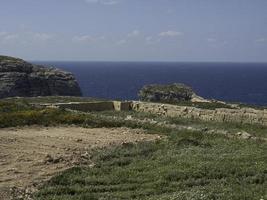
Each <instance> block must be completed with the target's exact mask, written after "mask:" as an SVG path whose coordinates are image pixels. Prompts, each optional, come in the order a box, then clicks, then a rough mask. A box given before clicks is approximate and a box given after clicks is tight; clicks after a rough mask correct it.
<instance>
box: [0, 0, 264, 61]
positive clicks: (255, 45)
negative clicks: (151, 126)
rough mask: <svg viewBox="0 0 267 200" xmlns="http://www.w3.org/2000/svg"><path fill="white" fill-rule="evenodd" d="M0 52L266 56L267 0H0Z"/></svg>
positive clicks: (76, 56) (87, 56)
mask: <svg viewBox="0 0 267 200" xmlns="http://www.w3.org/2000/svg"><path fill="white" fill-rule="evenodd" d="M0 9H1V12H0V54H3V55H10V56H17V57H21V58H24V59H27V60H88V61H90V60H91V61H227V62H267V1H266V0H0Z"/></svg>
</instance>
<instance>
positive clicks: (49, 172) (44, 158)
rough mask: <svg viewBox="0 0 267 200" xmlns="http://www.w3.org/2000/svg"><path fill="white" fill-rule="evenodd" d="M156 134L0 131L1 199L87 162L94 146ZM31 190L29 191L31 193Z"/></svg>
mask: <svg viewBox="0 0 267 200" xmlns="http://www.w3.org/2000/svg"><path fill="white" fill-rule="evenodd" d="M156 138H158V136H157V135H148V134H145V133H144V132H143V131H142V130H132V129H127V128H116V129H115V128H114V129H106V128H97V129H87V128H81V127H37V126H36V127H34V126H33V127H24V128H8V129H0V196H1V197H2V199H9V198H10V195H11V194H10V193H14V192H15V191H14V189H13V190H11V188H27V187H32V186H34V185H38V184H39V183H41V182H43V181H45V180H48V179H49V178H51V177H52V176H53V175H55V174H56V173H58V172H60V171H63V170H65V169H67V168H70V167H72V166H75V165H79V164H83V163H86V164H88V165H93V163H91V161H90V152H91V150H92V149H95V148H97V147H104V146H109V145H114V144H122V143H128V142H137V141H141V140H155V139H156ZM30 192H31V191H29V193H30Z"/></svg>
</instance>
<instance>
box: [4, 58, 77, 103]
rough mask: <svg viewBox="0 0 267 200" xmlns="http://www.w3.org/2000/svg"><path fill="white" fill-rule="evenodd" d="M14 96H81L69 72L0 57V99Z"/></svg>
mask: <svg viewBox="0 0 267 200" xmlns="http://www.w3.org/2000/svg"><path fill="white" fill-rule="evenodd" d="M14 96H23V97H25V96H29V97H34V96H81V90H80V87H79V85H78V83H77V81H76V80H75V78H74V76H73V74H71V73H69V72H65V71H62V70H59V69H56V68H53V67H44V66H40V65H34V64H31V63H28V62H26V61H24V60H22V59H18V58H13V57H7V56H0V98H5V97H14Z"/></svg>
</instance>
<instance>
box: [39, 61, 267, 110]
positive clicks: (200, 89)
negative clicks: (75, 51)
mask: <svg viewBox="0 0 267 200" xmlns="http://www.w3.org/2000/svg"><path fill="white" fill-rule="evenodd" d="M35 63H37V64H45V65H49V66H54V67H57V68H60V69H63V70H67V71H70V72H72V73H73V74H74V75H75V76H76V78H77V80H78V82H79V84H80V86H81V89H82V92H83V96H90V97H99V98H105V99H121V100H136V99H138V96H137V93H138V91H139V90H140V89H141V88H142V86H144V85H146V84H153V83H161V84H168V83H174V82H177V83H185V84H187V85H189V86H191V87H192V88H193V89H194V91H195V92H196V93H197V94H198V95H200V96H202V97H205V98H209V99H218V100H223V101H228V102H242V103H248V104H255V105H267V63H190V62H59V61H57V62H55V61H51V62H47V61H46V62H35Z"/></svg>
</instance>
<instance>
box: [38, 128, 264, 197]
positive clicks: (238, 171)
mask: <svg viewBox="0 0 267 200" xmlns="http://www.w3.org/2000/svg"><path fill="white" fill-rule="evenodd" d="M266 153H267V148H266V143H264V142H260V141H257V142H255V141H244V140H236V139H228V138H226V137H224V136H218V135H206V134H203V133H201V132H188V131H187V132H184V131H182V132H177V131H174V132H171V133H169V134H168V138H167V139H166V140H163V141H156V142H143V143H139V144H129V145H126V146H117V147H113V148H112V149H102V150H99V151H98V152H96V153H95V156H94V158H93V160H94V162H95V163H96V166H95V167H93V168H88V167H86V166H85V167H75V168H72V169H70V170H67V171H65V172H63V173H62V174H60V175H58V176H56V177H54V178H52V179H51V180H50V181H49V182H48V183H46V184H45V185H44V186H42V188H41V189H40V191H39V192H38V193H37V194H36V196H35V198H36V199H40V200H49V199H51V200H52V199H53V200H58V199H66V200H70V199H73V200H74V199H75V200H76V199H77V200H79V199H155V200H156V199H185V200H187V199H188V200H189V199H222V200H224V199H225V200H229V199H240V200H241V199H242V200H244V199H248V200H253V199H257V200H260V199H266V198H267V193H266V187H267V163H266V160H267V157H266Z"/></svg>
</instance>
